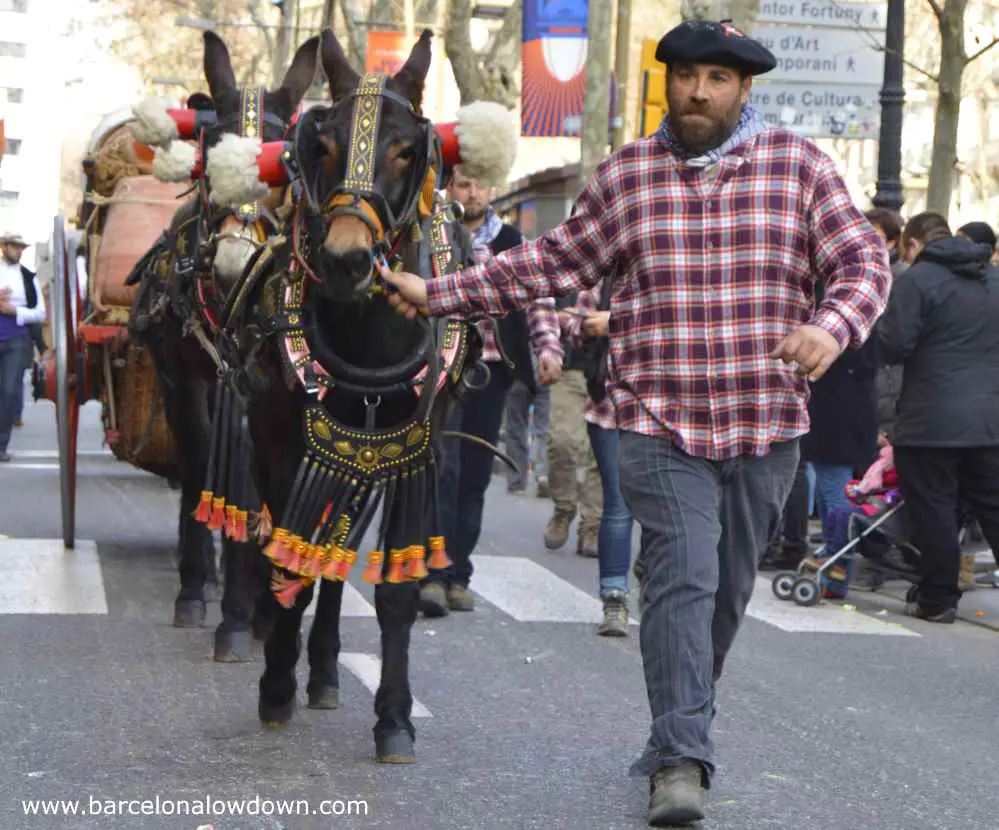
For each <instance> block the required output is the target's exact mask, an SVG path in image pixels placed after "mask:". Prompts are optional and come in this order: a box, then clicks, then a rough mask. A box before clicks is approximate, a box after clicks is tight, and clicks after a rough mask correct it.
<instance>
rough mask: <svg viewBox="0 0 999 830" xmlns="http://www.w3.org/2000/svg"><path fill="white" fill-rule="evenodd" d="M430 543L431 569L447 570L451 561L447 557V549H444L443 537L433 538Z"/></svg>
mask: <svg viewBox="0 0 999 830" xmlns="http://www.w3.org/2000/svg"><path fill="white" fill-rule="evenodd" d="M427 541H428V542H430V568H431V570H434V571H443V570H444V569H445V568H447V567H449V566H450V565H451V559H450V558H449V557H448V555H447V549H446V548H445V547H444V537H443V536H431V537H430V538H429V539H428V540H427Z"/></svg>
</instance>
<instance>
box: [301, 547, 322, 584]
mask: <svg viewBox="0 0 999 830" xmlns="http://www.w3.org/2000/svg"><path fill="white" fill-rule="evenodd" d="M322 557H323V552H322V550H321V549H320V548H316V547H313V548H312V550H310V551H309V555H308V556H306V557H305V558H304V559H302V565H301V567H300V568H299V571H298V572H299V573H300V574H301V575H302V576H305V577H308V578H309V579H319V577H320V576H321V575H322V574H321V568H322V564H323V559H322Z"/></svg>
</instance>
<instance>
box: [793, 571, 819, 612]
mask: <svg viewBox="0 0 999 830" xmlns="http://www.w3.org/2000/svg"><path fill="white" fill-rule="evenodd" d="M791 598H792V599H793V600H794V601H795V602H796V603H798V605H805V606H808V605H818V604H819V600H820V599H821V598H822V596H821V594H820V592H819V585H818V583H817V582H815V581H814V580H813V579H810V578H809V577H807V576H803V577H801V578H800V579H797V580H795V583H794V586H793V587H792V588H791Z"/></svg>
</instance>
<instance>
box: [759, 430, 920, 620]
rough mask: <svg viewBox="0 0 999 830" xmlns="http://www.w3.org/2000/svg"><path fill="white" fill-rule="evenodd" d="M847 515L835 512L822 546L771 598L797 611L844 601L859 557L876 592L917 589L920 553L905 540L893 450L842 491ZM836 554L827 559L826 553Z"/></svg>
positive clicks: (783, 578) (779, 580) (782, 576)
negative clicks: (901, 585)
mask: <svg viewBox="0 0 999 830" xmlns="http://www.w3.org/2000/svg"><path fill="white" fill-rule="evenodd" d="M846 495H847V498H848V499H849V500H850V503H851V507H850V508H849V509H845V510H844V509H839V510H833V511H831V512H830V513H829V515H827V516H826V521H825V526H824V527H823V537H824V538H825V540H826V544H825V545H824V546H823V547H822V548H820V549H819V550H818V551H816V553H815V554H814V555H813V556H808V557H805V558H804V559H803V560H802V561H801V564H799V565H798V568H797V570H795V571H781V572H780V573H778V574H777V575H776V576H775V577H774V578H773V582H772V583H771V587H772V589H773V592H774V596H776V597H777V598H778V599H781V600H793V601H794V602H796V603H797V604H798V605H804V606H810V605H817V604H818V603H819V602H820V601H821V600H822V599H823V598H826V599H842V598H844V597H845V596H846V591H847V585H848V583H849V581H850V578H851V575H852V569H853V558H854V556H853V555H854V554H855V553H859V554H860V555H861V556H862V557H863V558H864V561H865V563H866V565H867V569H866V570H867V572H868V574H869V577H870V580H871V582H870V583H869V585H868V586H867V587H868V589H869V590H877V589H878V588H879V587H880V586H881V585H882V584H883V583H884V581H885V580H886V579H904V580H906V581H907V582H911V583H913V585H914V586H915V583H916V582H917V581H918V579H919V577H918V574H919V558H920V553H919V550H918V549H917V548H916V546H915V545H913V544H912V543H911V542H910V541H908V539H909V536H910V534H909V532H908V528H907V522H906V515H905V502H904V500H903V499H902V496H901V494H900V493H899V490H898V476H897V475H896V473H895V466H894V458H893V453H892V448H891V447H890V446H888V447H885V448H884V449H883V450H882V452H881V454H880V455H879V457H878V460H877V461H876V462H875V463H874V464H873V465H871V467H870V469H868V471H867V472H866V473H865V475H864V478H863V479H861V480H860V481H859V482H858V481H851V482H850V484H848V485H847V488H846ZM830 549H831V550H832V551H834V552H833V553H832V554H831V555H830V554H826V551H827V550H830Z"/></svg>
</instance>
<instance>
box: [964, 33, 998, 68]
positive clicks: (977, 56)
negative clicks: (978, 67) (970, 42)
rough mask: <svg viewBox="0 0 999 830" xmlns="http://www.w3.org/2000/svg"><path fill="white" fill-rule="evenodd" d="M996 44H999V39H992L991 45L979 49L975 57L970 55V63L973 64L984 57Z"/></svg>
mask: <svg viewBox="0 0 999 830" xmlns="http://www.w3.org/2000/svg"><path fill="white" fill-rule="evenodd" d="M996 44H999V37H994V38H992V41H991V42H990V43H987V44H986V45H985V46H983V47H982V48H981V49H979V50H978V51H977V52H975V53H974V54H973V55H970V56H969V57H968V63H971V62H972V61H976V60H978V59H979V58H980V57H981V56H982V55H984V54H985V53H986V52H988V51H989V49H991V48H992V47H993V46H995V45H996ZM965 66H967V64H965Z"/></svg>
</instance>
